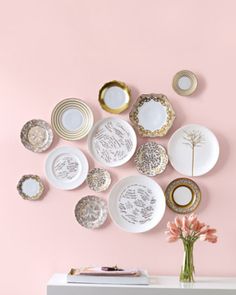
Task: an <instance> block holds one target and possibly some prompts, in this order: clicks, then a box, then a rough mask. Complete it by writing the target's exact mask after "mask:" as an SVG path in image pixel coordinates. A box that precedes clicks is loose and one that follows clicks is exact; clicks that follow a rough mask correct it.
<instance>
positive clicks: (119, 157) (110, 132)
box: [88, 117, 137, 167]
mask: <svg viewBox="0 0 236 295" xmlns="http://www.w3.org/2000/svg"><path fill="white" fill-rule="evenodd" d="M136 146H137V136H136V133H135V131H134V129H133V127H132V126H131V125H130V124H129V123H128V122H126V121H125V120H122V119H119V118H112V117H110V118H106V119H103V120H101V121H98V122H97V123H96V124H95V126H94V127H93V128H92V130H91V132H90V133H89V136H88V148H89V151H90V153H91V154H92V156H93V158H94V159H95V160H96V161H98V162H100V163H101V164H103V165H106V166H108V167H117V166H121V165H123V164H125V163H126V162H128V161H129V160H130V158H131V157H132V156H133V154H134V152H135V150H136Z"/></svg>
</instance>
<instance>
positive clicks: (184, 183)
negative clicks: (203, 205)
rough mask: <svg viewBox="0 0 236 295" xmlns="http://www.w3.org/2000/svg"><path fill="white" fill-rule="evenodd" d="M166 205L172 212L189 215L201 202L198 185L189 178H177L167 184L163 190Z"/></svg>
mask: <svg viewBox="0 0 236 295" xmlns="http://www.w3.org/2000/svg"><path fill="white" fill-rule="evenodd" d="M165 196H166V204H167V206H168V207H169V208H170V209H172V210H173V211H174V212H177V213H180V214H189V213H191V212H193V211H194V210H195V209H196V208H197V207H198V205H199V204H200V201H201V191H200V188H199V187H198V185H197V184H196V183H195V182H194V181H193V180H191V179H189V178H177V179H175V180H173V181H172V182H171V183H170V184H168V186H167V188H166V190H165Z"/></svg>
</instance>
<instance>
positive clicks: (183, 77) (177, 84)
mask: <svg viewBox="0 0 236 295" xmlns="http://www.w3.org/2000/svg"><path fill="white" fill-rule="evenodd" d="M197 84H198V82H197V77H196V75H195V74H194V73H193V72H190V71H187V70H183V71H180V72H178V73H176V74H175V76H174V78H173V82H172V87H173V89H174V90H175V92H176V93H177V94H179V95H182V96H188V95H191V94H193V93H194V92H195V91H196V89H197Z"/></svg>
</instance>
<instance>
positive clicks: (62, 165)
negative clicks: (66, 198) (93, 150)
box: [45, 147, 89, 190]
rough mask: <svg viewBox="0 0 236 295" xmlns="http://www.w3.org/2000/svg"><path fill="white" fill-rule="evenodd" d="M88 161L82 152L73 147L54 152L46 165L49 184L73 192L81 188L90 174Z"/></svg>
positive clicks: (60, 148) (58, 149)
mask: <svg viewBox="0 0 236 295" xmlns="http://www.w3.org/2000/svg"><path fill="white" fill-rule="evenodd" d="M88 168H89V166H88V161H87V158H86V157H85V155H84V154H83V153H82V151H81V150H80V149H78V148H73V147H59V148H57V149H55V150H53V151H52V152H51V153H50V154H49V156H48V158H47V160H46V164H45V172H46V176H47V178H48V180H49V182H50V183H51V184H52V185H53V186H54V187H56V188H59V189H63V190H71V189H74V188H77V187H79V186H80V185H81V184H82V183H83V182H84V181H85V179H86V177H87V174H88Z"/></svg>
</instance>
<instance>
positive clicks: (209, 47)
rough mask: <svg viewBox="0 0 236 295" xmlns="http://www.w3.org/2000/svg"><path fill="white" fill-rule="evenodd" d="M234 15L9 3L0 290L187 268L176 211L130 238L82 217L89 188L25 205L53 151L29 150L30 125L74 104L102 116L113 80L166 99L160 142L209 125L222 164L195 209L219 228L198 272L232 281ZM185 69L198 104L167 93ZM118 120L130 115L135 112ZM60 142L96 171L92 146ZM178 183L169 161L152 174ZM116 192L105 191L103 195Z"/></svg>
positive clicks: (180, 7)
mask: <svg viewBox="0 0 236 295" xmlns="http://www.w3.org/2000/svg"><path fill="white" fill-rule="evenodd" d="M235 9H236V7H235V1H233V0H228V1H219V0H218V1H216V0H212V1H211V0H205V1H197V0H195V1H193V0H179V1H174V0H173V1H171V0H163V1H161V0H155V1H154V0H153V1H151V0H141V1H137V0H129V1H127V0H120V1H113V0H112V1H111V0H100V1H88V0H84V1H79V0H55V1H52V0H41V1H32V0H22V1H11V0H9V1H3V0H2V1H1V6H0V36H1V38H0V97H1V106H0V109H1V116H0V123H1V137H0V141H1V142H0V143H1V147H0V148H1V170H0V171H1V172H0V173H1V187H0V190H1V204H0V210H1V214H0V237H1V243H0V249H1V250H0V261H1V274H0V278H1V284H0V293H1V294H4V295H12V294H18V295H25V294H27V295H28V294H34V295H39V294H45V286H46V283H47V280H48V279H49V277H50V276H51V275H52V274H53V273H55V272H67V271H68V270H69V268H70V267H72V266H75V267H76V266H79V265H89V264H102V265H113V264H118V265H120V266H124V267H136V266H137V267H141V268H145V269H148V270H149V272H151V273H154V274H172V275H177V274H178V273H179V271H180V265H181V262H182V252H183V251H182V245H181V243H175V244H168V243H167V242H166V240H165V236H164V231H165V226H166V222H167V221H168V220H171V219H173V218H174V216H175V214H174V213H173V212H171V211H170V210H169V209H167V210H166V214H165V216H164V219H163V220H162V222H161V223H160V224H159V225H158V226H157V227H156V228H155V229H154V230H152V231H150V232H147V233H144V234H130V233H125V232H123V231H121V230H119V229H118V228H117V227H116V226H115V225H114V224H112V223H111V222H110V221H109V222H108V223H107V224H106V226H105V227H104V228H102V229H100V230H95V231H92V230H86V229H84V228H82V227H81V226H80V225H79V224H78V223H77V222H76V220H75V217H74V207H75V205H76V203H77V202H78V200H79V199H80V198H81V197H83V196H85V195H87V194H92V191H90V190H89V189H88V188H87V187H86V185H83V186H82V187H81V188H79V189H76V190H73V191H70V192H66V191H60V190H57V189H54V188H53V187H51V186H50V187H48V188H47V193H46V195H45V198H44V199H43V200H42V201H38V202H29V201H24V200H23V199H21V197H20V196H19V195H18V193H17V191H16V184H17V182H18V180H19V179H20V177H21V176H22V175H23V174H28V173H35V174H38V175H40V176H41V177H43V179H44V180H45V178H44V161H45V158H46V157H47V154H48V153H43V154H34V153H32V152H30V151H28V150H26V149H25V148H24V147H23V146H22V144H21V142H20V138H19V133H20V130H21V127H22V126H23V124H24V123H25V122H26V121H28V120H30V119H33V118H41V119H45V120H47V121H49V122H50V114H51V111H52V109H53V107H54V106H55V104H56V103H57V102H59V101H60V100H61V99H63V98H67V97H77V98H81V99H83V100H85V101H86V102H87V103H88V104H89V105H90V106H91V108H92V109H93V111H94V114H95V118H96V119H100V118H102V117H107V116H109V114H108V113H106V112H105V111H103V110H102V109H101V108H100V107H99V104H98V102H97V96H98V90H99V88H100V87H101V86H102V85H103V84H104V83H105V82H107V81H110V80H113V79H117V80H121V81H125V82H126V83H127V84H128V85H130V87H131V89H132V101H133V102H134V101H135V99H136V98H137V96H138V94H141V93H150V92H156V93H164V94H166V95H167V97H168V98H169V99H170V101H171V103H172V105H173V107H174V109H175V111H176V114H177V119H176V121H175V124H174V126H173V128H172V129H171V130H170V132H169V133H168V136H166V137H165V138H161V139H159V138H157V139H155V141H157V142H159V143H161V144H164V145H166V144H167V141H168V139H169V137H170V135H171V134H172V133H173V132H174V130H176V129H177V128H179V127H180V126H181V125H183V124H187V123H199V124H202V125H205V126H207V127H209V128H211V129H212V130H213V131H214V133H215V134H216V136H217V137H218V139H219V142H220V148H221V155H220V159H219V162H218V164H217V165H216V167H215V168H214V169H213V170H212V171H211V172H210V173H208V174H207V175H205V176H202V177H198V178H195V180H196V182H197V183H198V184H199V186H200V187H201V190H202V193H203V198H202V203H201V205H200V207H199V209H198V210H197V212H198V213H199V216H200V218H201V219H202V220H203V221H206V222H207V223H209V224H210V225H212V226H214V227H216V228H217V229H218V234H219V243H218V244H216V245H212V244H208V243H203V242H198V243H197V245H196V248H195V267H196V274H197V275H222V276H227V275H231V276H236V268H235V265H236V254H235V249H236V233H235V231H236V223H235V205H236V199H235V189H234V185H235V160H236V159H235V155H236V153H235V152H234V151H235V149H236V137H235V130H236V121H235V107H236V104H235V97H234V96H235V69H236V58H235V52H236V39H235V34H236V18H235ZM181 69H189V70H192V71H194V72H195V73H196V74H197V75H198V77H199V89H198V91H197V93H196V94H195V95H194V96H192V97H180V96H178V95H177V94H176V93H175V92H174V91H173V89H172V87H171V81H172V77H173V75H174V74H175V73H176V72H177V71H179V70H181ZM122 117H123V118H125V119H127V120H128V111H127V112H125V113H123V114H122ZM141 142H143V140H140V139H139V143H141ZM61 145H62V146H63V145H68V146H78V147H80V148H81V149H82V150H83V151H84V152H85V154H86V155H87V156H88V159H89V161H90V167H91V168H92V167H94V165H96V166H99V165H98V164H96V163H94V161H93V159H92V157H91V156H90V155H89V153H88V151H87V146H86V139H84V140H81V141H78V142H75V143H73V142H65V141H63V140H61V139H56V140H55V144H54V147H55V146H61ZM51 150H52V149H51ZM110 171H111V173H112V177H113V184H114V183H115V182H116V181H117V180H118V179H119V178H122V177H125V176H127V175H132V174H137V171H136V170H135V168H134V165H133V162H132V161H131V162H130V163H129V164H126V165H124V166H122V167H119V168H116V169H110ZM179 176H180V175H179V174H178V173H176V172H175V171H174V170H173V169H172V167H171V166H170V165H169V167H168V169H167V170H166V171H165V173H163V174H162V175H160V176H158V177H155V178H154V179H155V180H156V181H157V182H158V183H159V184H160V185H161V186H162V188H163V189H165V187H166V186H167V184H168V183H169V182H170V181H171V180H173V179H174V178H176V177H179ZM108 193H109V192H105V193H101V194H100V196H102V197H104V198H106V199H107V198H108ZM12 278H14V279H12Z"/></svg>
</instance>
